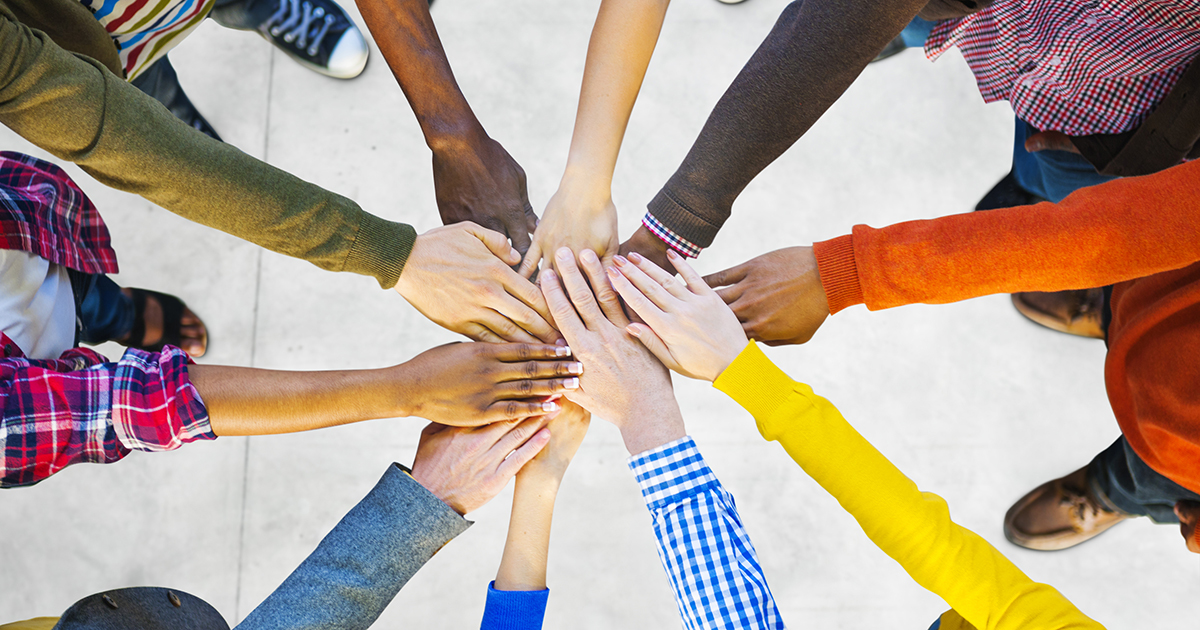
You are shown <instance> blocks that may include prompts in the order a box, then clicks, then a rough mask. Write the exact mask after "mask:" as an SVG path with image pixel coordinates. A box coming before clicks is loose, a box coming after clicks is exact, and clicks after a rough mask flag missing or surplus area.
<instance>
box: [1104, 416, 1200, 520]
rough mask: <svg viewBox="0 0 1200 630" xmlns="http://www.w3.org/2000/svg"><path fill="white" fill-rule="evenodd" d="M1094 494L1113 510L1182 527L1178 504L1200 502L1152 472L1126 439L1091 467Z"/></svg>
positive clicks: (1106, 451) (1116, 443)
mask: <svg viewBox="0 0 1200 630" xmlns="http://www.w3.org/2000/svg"><path fill="white" fill-rule="evenodd" d="M1088 479H1089V482H1090V483H1091V484H1092V490H1093V492H1094V493H1095V494H1096V496H1098V497H1100V498H1101V500H1107V502H1108V503H1110V505H1109V507H1115V508H1117V509H1118V510H1120V511H1122V512H1125V513H1127V514H1132V515H1134V516H1149V517H1150V520H1152V521H1154V522H1155V523H1178V522H1179V519H1178V518H1177V517H1176V516H1175V503H1176V502H1177V501H1181V500H1187V501H1200V494H1196V493H1195V492H1192V491H1191V490H1188V489H1187V488H1184V487H1183V486H1181V485H1179V484H1177V483H1175V482H1174V481H1171V480H1170V479H1168V478H1166V477H1165V476H1163V475H1162V474H1160V473H1158V472H1157V471H1155V470H1154V469H1153V468H1150V466H1149V465H1147V464H1146V462H1144V461H1142V458H1140V457H1138V456H1137V453H1134V452H1133V448H1131V447H1130V446H1129V442H1128V441H1127V440H1126V439H1125V438H1124V436H1122V437H1121V438H1119V439H1118V440H1117V441H1116V442H1113V444H1112V446H1109V447H1108V448H1106V449H1104V451H1102V452H1101V453H1100V454H1099V455H1097V456H1096V458H1095V459H1093V460H1092V462H1091V463H1090V464H1088Z"/></svg>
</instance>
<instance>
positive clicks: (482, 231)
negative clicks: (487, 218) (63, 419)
mask: <svg viewBox="0 0 1200 630" xmlns="http://www.w3.org/2000/svg"><path fill="white" fill-rule="evenodd" d="M461 225H462V226H463V229H465V230H466V231H467V232H469V233H470V234H471V235H472V236H474V237H475V238H477V239H479V240H480V241H483V244H484V245H485V246H486V247H487V248H488V249H490V250H491V251H492V253H493V254H495V255H496V258H499V259H500V260H503V261H504V264H506V265H509V266H512V265H515V264H517V263H519V262H521V252H518V251H517V250H516V249H514V248H513V247H512V246H511V245H509V244H508V239H507V238H505V237H504V235H503V234H501V233H499V232H496V231H493V230H489V229H487V228H485V227H481V226H479V225H476V224H474V223H471V222H469V221H468V222H464V223H462V224H461Z"/></svg>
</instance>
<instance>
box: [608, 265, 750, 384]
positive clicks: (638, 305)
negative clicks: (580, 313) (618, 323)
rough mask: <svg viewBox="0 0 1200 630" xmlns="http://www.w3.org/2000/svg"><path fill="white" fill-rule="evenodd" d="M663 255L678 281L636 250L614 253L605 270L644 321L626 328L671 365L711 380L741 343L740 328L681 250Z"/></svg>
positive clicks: (700, 377)
mask: <svg viewBox="0 0 1200 630" xmlns="http://www.w3.org/2000/svg"><path fill="white" fill-rule="evenodd" d="M667 256H668V257H669V258H670V260H671V263H672V264H673V265H674V266H675V269H677V270H678V271H679V275H680V276H681V277H682V278H683V281H682V282H680V281H679V280H677V279H676V278H675V276H673V275H671V274H669V273H667V272H665V271H663V270H662V269H659V268H658V267H657V266H655V265H654V263H652V262H650V261H648V260H646V259H645V258H643V257H642V256H640V255H638V254H636V253H634V254H630V259H629V260H626V259H625V258H624V257H623V256H617V258H616V259H615V260H614V262H616V265H617V266H616V267H615V268H612V269H609V270H608V277H609V279H610V281H611V282H612V286H613V288H614V289H616V291H617V293H618V294H620V296H621V297H622V298H624V300H625V303H626V304H628V305H629V308H631V309H633V310H634V312H636V313H637V314H638V316H639V317H641V318H642V321H644V322H645V324H630V325H629V327H628V328H627V330H629V332H630V334H632V335H634V336H636V337H637V338H638V340H640V341H641V342H642V343H643V344H645V345H646V347H647V348H649V349H650V351H651V352H653V353H654V356H656V357H658V358H659V360H661V361H662V362H663V364H665V365H666V366H667V367H669V368H671V369H672V370H675V371H676V372H679V373H680V374H683V375H684V376H690V377H692V378H699V379H703V380H706V381H715V380H716V379H717V377H718V376H720V375H721V372H724V371H725V368H726V367H728V366H729V364H730V363H733V360H734V359H736V358H737V355H738V354H740V353H741V351H742V349H743V348H745V347H746V343H747V341H746V334H745V333H744V332H742V327H741V325H740V324H738V321H737V318H736V317H734V316H733V312H732V311H730V310H729V307H728V306H726V305H725V303H724V302H722V301H721V298H720V296H718V295H717V294H716V292H715V291H713V290H712V289H710V288H708V285H707V284H704V280H703V279H701V278H700V274H698V273H696V271H695V270H694V269H692V267H691V265H688V264H687V262H685V261H684V260H683V257H682V256H680V255H679V254H676V253H675V252H674V251H671V252H668V254H667Z"/></svg>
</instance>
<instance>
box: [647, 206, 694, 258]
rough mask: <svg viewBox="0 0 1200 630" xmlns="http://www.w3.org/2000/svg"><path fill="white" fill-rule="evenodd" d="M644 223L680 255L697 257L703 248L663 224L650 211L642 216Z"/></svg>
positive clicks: (652, 232)
mask: <svg viewBox="0 0 1200 630" xmlns="http://www.w3.org/2000/svg"><path fill="white" fill-rule="evenodd" d="M642 225H644V226H646V229H647V230H650V233H651V234H653V235H655V236H657V237H658V238H660V239H662V241H663V242H664V243H666V244H667V245H670V246H671V249H673V250H675V251H676V252H679V255H680V256H683V257H684V258H695V257H697V256H699V255H700V252H701V251H702V250H703V248H701V247H700V246H699V245H696V244H695V243H693V242H691V241H689V240H687V239H686V238H683V237H682V236H680V235H678V234H676V233H674V232H672V231H671V229H670V228H668V227H667V226H666V225H663V223H662V222H661V221H659V220H658V219H656V218H654V215H652V214H650V213H649V212H647V213H646V216H645V217H642Z"/></svg>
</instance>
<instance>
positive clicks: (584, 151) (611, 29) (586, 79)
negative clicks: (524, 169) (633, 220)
mask: <svg viewBox="0 0 1200 630" xmlns="http://www.w3.org/2000/svg"><path fill="white" fill-rule="evenodd" d="M669 2H670V0H604V1H603V2H602V3H601V4H600V12H599V14H598V15H597V16H596V25H595V26H594V27H593V28H592V37H591V41H590V42H589V43H588V54H587V63H586V65H585V66H584V71H583V86H582V87H581V88H580V90H579V109H578V111H577V112H576V114H575V131H574V134H573V135H572V136H571V149H570V152H569V153H568V154H567V167H566V170H565V171H564V172H563V177H562V181H561V183H560V184H559V187H558V192H556V193H555V195H554V196H553V197H552V198H551V199H550V203H549V204H547V205H546V211H545V213H543V217H542V222H541V224H540V225H539V226H538V230H537V233H536V234H535V235H534V244H533V246H532V247H530V251H529V253H528V255H526V257H525V261H524V263H523V264H522V267H521V273H522V275H525V276H528V275H530V273H532V272H533V270H534V269H535V268H536V267H537V264H538V262H539V261H540V259H541V258H542V256H543V255H545V254H547V253H553V252H554V251H555V250H556V249H557V248H559V247H562V246H566V247H570V248H571V250H572V251H574V252H576V253H577V254H578V252H579V251H580V250H582V249H584V248H588V249H592V250H593V251H595V252H596V253H597V254H599V255H600V257H601V259H602V260H604V261H605V262H606V263H607V262H608V260H609V259H611V258H612V255H613V254H615V253H616V251H617V245H618V241H617V210H616V207H614V206H613V203H612V177H613V171H614V169H615V168H616V165H617V154H618V153H619V152H620V150H621V140H622V139H623V138H624V136H625V127H626V125H628V123H629V116H630V114H631V113H632V112H633V104H634V102H636V101H637V96H638V91H639V90H641V87H642V79H643V78H644V77H645V76H646V68H647V67H648V66H649V65H650V57H651V56H652V55H653V54H654V46H655V45H656V44H657V43H658V35H659V32H660V31H661V30H662V24H663V18H664V17H665V16H666V14H667V5H668V4H669Z"/></svg>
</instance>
